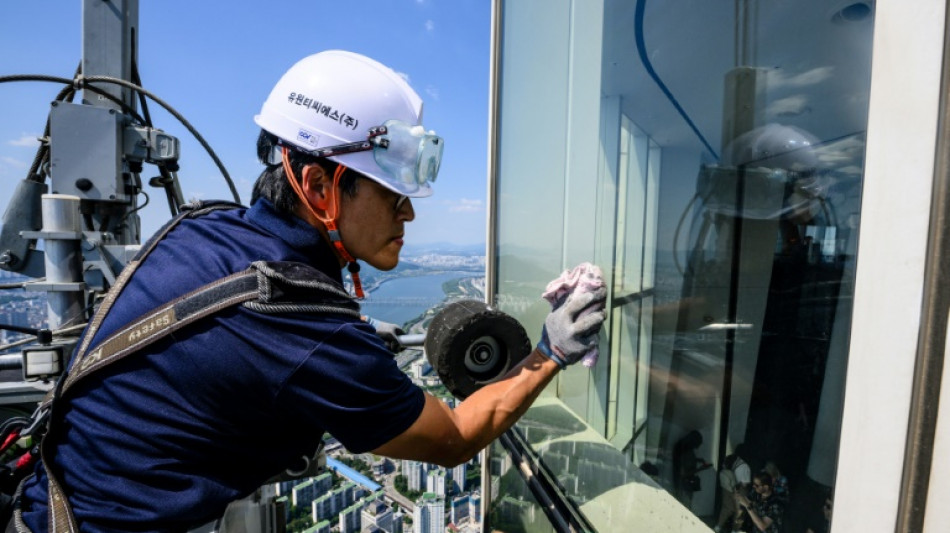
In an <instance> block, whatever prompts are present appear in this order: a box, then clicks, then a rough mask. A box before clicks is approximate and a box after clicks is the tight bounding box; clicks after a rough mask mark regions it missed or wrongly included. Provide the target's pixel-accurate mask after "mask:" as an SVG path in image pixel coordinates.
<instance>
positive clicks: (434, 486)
mask: <svg viewBox="0 0 950 533" xmlns="http://www.w3.org/2000/svg"><path fill="white" fill-rule="evenodd" d="M426 492H432V493H435V494H436V495H437V496H443V497H444V496H445V469H444V468H438V469H436V470H430V471H429V473H428V475H426Z"/></svg>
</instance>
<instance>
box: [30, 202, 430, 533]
mask: <svg viewBox="0 0 950 533" xmlns="http://www.w3.org/2000/svg"><path fill="white" fill-rule="evenodd" d="M258 260H267V261H298V262H304V263H308V264H310V265H312V266H314V267H316V268H318V269H320V270H321V271H322V272H324V273H325V274H327V275H328V276H329V277H330V278H331V279H334V280H336V281H337V282H340V283H342V279H341V275H340V267H339V263H338V262H337V260H336V257H335V255H334V254H333V253H332V251H331V249H330V247H329V245H328V244H327V243H326V242H325V241H324V240H323V239H322V238H321V237H320V235H319V233H317V232H316V231H315V230H314V229H313V228H312V227H311V226H310V225H308V224H307V223H305V222H304V221H303V220H301V219H299V218H296V217H292V216H290V217H288V216H282V215H280V214H278V213H277V212H276V211H275V210H274V208H273V206H272V205H271V204H270V203H269V202H267V201H266V200H259V201H257V202H256V203H255V204H254V206H252V207H251V208H250V209H244V208H240V209H231V210H224V211H217V212H213V213H211V214H208V215H205V216H203V217H200V218H197V219H192V220H188V219H186V220H184V221H182V222H181V224H180V225H179V227H177V228H176V229H175V230H173V231H172V232H171V233H169V234H168V236H166V237H165V239H164V240H163V241H162V242H161V243H160V244H159V245H158V246H157V247H156V249H155V250H154V251H153V252H152V253H151V255H149V257H148V258H147V259H146V260H145V261H144V262H143V263H142V265H141V266H140V267H139V269H138V271H137V272H136V273H135V275H134V276H133V277H132V279H131V280H130V282H129V283H128V285H127V287H126V289H125V290H124V291H123V293H122V295H121V296H120V297H119V298H118V300H116V303H115V305H114V306H113V309H112V311H111V312H110V313H109V315H108V316H107V318H106V320H105V321H104V323H103V325H102V327H101V329H100V330H99V332H98V333H97V336H96V339H99V340H101V339H104V338H105V337H106V336H107V335H109V334H110V333H111V332H113V331H115V330H116V329H119V328H121V327H122V326H124V325H125V324H127V323H129V322H130V321H132V320H133V319H134V318H136V317H138V316H140V315H142V314H144V313H145V312H147V311H149V310H151V309H153V308H155V307H157V306H159V305H161V304H164V303H166V302H168V301H171V300H172V299H174V298H175V297H177V296H180V295H182V294H185V293H187V292H189V291H191V290H193V289H195V288H197V287H200V286H202V285H204V284H206V283H209V282H211V281H213V280H215V279H218V278H220V277H223V276H225V275H228V274H231V273H234V272H239V271H242V270H244V269H246V268H247V267H248V265H249V264H250V263H252V262H254V261H258ZM96 342H98V341H97V340H94V341H93V343H92V345H93V346H94V345H95V344H96ZM423 404H424V397H423V393H422V391H421V390H420V389H419V388H418V387H416V386H415V385H414V384H413V383H412V382H411V381H410V380H409V378H408V377H407V376H406V375H405V374H404V373H403V372H401V371H400V370H399V368H398V367H397V366H396V363H395V360H394V358H393V355H392V353H390V352H389V351H388V350H387V349H386V348H385V346H384V345H383V344H382V342H381V341H380V340H379V338H378V337H377V336H376V334H375V332H374V331H373V328H372V327H371V326H369V325H368V324H365V323H363V322H361V321H359V320H357V319H355V318H352V317H348V316H341V315H312V314H276V315H268V314H259V313H255V312H253V311H250V310H247V309H245V308H243V307H241V306H236V307H231V308H228V309H226V310H224V311H222V312H220V313H218V314H215V315H211V316H209V317H206V318H204V319H201V320H199V321H197V322H195V323H194V324H191V325H189V326H186V327H185V328H183V329H181V330H179V331H177V332H175V333H174V334H172V335H171V336H169V337H166V338H165V339H163V340H161V341H158V342H156V343H155V344H152V345H151V346H148V347H146V348H145V349H144V350H142V351H141V352H139V353H136V354H133V355H132V356H129V357H128V358H127V359H125V360H123V361H120V362H117V363H114V364H113V365H112V366H110V367H107V368H106V369H104V370H102V371H101V373H100V374H94V375H92V376H90V377H88V378H86V381H85V382H84V383H83V382H80V383H79V384H78V385H77V386H76V388H75V389H74V390H73V391H71V393H70V394H69V396H68V397H67V398H66V402H65V403H64V404H63V405H59V404H57V409H60V410H61V411H60V412H62V413H65V415H64V422H65V423H64V425H63V427H62V430H61V431H59V432H58V435H60V437H59V438H57V440H56V441H55V442H56V447H55V452H54V454H53V459H52V462H53V463H54V464H53V465H52V467H53V468H54V469H55V470H54V471H55V472H56V473H57V474H58V475H59V478H60V480H61V481H62V482H63V484H64V485H65V487H66V492H67V495H68V498H69V501H70V503H71V504H72V507H73V511H74V513H75V515H76V518H77V520H78V521H79V524H80V528H81V529H82V530H83V531H117V530H121V531H162V530H183V529H187V528H189V527H194V526H197V525H201V524H203V523H206V522H208V521H210V520H214V519H215V518H217V517H220V516H221V514H222V513H223V511H224V508H225V507H226V506H227V504H228V503H229V502H231V501H233V500H235V499H238V498H242V497H244V496H246V495H248V494H250V493H251V492H252V491H253V490H255V489H256V488H257V487H259V486H260V485H261V484H263V483H264V482H265V481H266V480H267V479H269V478H271V477H272V476H273V475H275V474H277V473H279V472H281V471H283V470H284V469H286V468H287V467H289V466H291V465H292V464H293V463H294V462H295V461H296V460H298V459H299V458H300V457H301V456H303V455H306V454H312V453H313V452H314V450H315V449H316V446H317V444H318V443H319V442H320V440H321V438H322V436H323V433H324V432H325V431H326V432H329V433H330V434H332V435H333V436H334V437H336V438H337V439H338V440H339V441H340V442H342V443H343V445H344V446H346V448H347V449H349V450H350V451H351V452H354V453H358V452H364V451H367V450H372V449H374V448H376V447H378V446H380V445H382V444H384V443H386V442H387V441H389V440H390V439H392V438H393V437H395V436H397V435H399V434H400V433H402V432H403V431H405V430H406V429H407V428H409V426H410V425H412V423H413V422H414V421H415V420H416V419H417V418H418V417H419V415H420V413H421V412H422V408H423ZM36 472H37V475H36V477H35V478H34V479H31V480H29V481H28V482H27V483H26V485H25V490H24V503H23V507H22V508H23V509H24V520H25V521H26V523H27V525H28V526H29V527H30V529H32V530H33V531H34V532H37V533H38V532H43V531H46V525H47V491H46V477H45V474H44V472H43V469H42V467H39V468H37V470H36Z"/></svg>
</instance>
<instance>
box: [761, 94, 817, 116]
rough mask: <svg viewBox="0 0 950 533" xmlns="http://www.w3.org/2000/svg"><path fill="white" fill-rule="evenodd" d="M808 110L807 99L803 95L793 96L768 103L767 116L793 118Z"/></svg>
mask: <svg viewBox="0 0 950 533" xmlns="http://www.w3.org/2000/svg"><path fill="white" fill-rule="evenodd" d="M808 110H809V108H808V98H806V97H805V96H804V95H795V96H789V97H788V98H781V99H779V100H776V101H774V102H772V103H770V104H769V106H768V110H767V114H768V115H769V116H773V117H794V116H797V115H801V114H802V113H804V112H806V111H808Z"/></svg>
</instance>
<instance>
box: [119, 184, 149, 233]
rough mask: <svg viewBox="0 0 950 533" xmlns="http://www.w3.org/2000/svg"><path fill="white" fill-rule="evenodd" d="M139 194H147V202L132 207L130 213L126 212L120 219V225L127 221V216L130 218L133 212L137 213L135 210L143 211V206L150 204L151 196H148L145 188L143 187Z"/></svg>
mask: <svg viewBox="0 0 950 533" xmlns="http://www.w3.org/2000/svg"><path fill="white" fill-rule="evenodd" d="M139 194H141V195H143V196H145V203H143V204H142V205H140V206H138V207H136V208H135V209H132V210H131V211H129V212H128V213H126V214H125V215H123V216H122V218H120V219H119V225H120V226H121V225H122V224H123V223H124V222H125V220H126V219H127V218H129V217H130V216H132V214H133V213H135V212H137V211H141V210H142V208H144V207H145V206H147V205H148V202H149V200H150V198H149V196H148V193H147V192H145V189H142V190H141V191H139Z"/></svg>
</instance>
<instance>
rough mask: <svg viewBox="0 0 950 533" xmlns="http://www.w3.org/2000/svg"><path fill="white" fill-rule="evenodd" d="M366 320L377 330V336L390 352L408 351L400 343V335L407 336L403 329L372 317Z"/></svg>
mask: <svg viewBox="0 0 950 533" xmlns="http://www.w3.org/2000/svg"><path fill="white" fill-rule="evenodd" d="M365 320H366V322H367V323H368V324H369V325H370V326H373V328H375V329H376V335H377V336H378V337H379V338H380V339H383V344H385V345H386V347H387V348H389V351H391V352H392V353H399V352H401V351H403V350H405V349H406V347H405V346H403V345H402V343H400V342H399V335H405V334H406V332H405V331H403V329H402V328H401V327H399V326H397V325H396V324H391V323H389V322H383V321H382V320H376V319H375V318H373V317H371V316H367V317H365Z"/></svg>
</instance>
